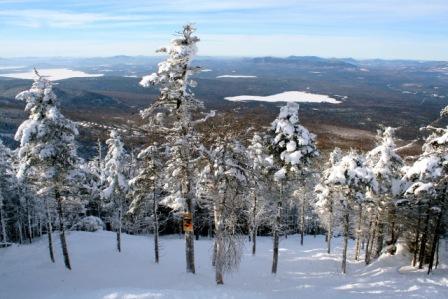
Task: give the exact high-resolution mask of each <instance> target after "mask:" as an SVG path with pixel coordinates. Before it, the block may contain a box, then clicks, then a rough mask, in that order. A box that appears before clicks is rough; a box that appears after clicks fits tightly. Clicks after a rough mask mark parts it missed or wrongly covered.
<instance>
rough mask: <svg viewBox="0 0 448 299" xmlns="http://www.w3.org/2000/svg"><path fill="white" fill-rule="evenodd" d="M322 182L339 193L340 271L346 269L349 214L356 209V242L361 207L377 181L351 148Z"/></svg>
mask: <svg viewBox="0 0 448 299" xmlns="http://www.w3.org/2000/svg"><path fill="white" fill-rule="evenodd" d="M324 184H325V185H326V186H331V187H332V188H336V189H338V191H339V192H340V193H341V195H342V196H341V197H340V200H339V204H340V205H341V208H342V215H341V216H342V219H341V220H342V222H343V227H344V228H343V231H344V248H343V251H342V272H343V273H346V271H347V246H348V239H349V232H350V214H351V211H352V210H354V209H357V211H358V216H357V234H356V238H357V241H356V243H357V244H358V246H359V242H360V238H361V236H360V229H359V227H360V223H361V221H362V220H363V218H362V215H363V214H362V212H363V210H362V207H363V203H364V202H365V201H366V193H367V192H368V191H373V192H376V190H377V181H376V179H375V176H374V174H373V172H372V170H371V169H370V168H369V167H368V166H367V163H366V160H365V157H364V156H363V155H361V154H358V153H356V152H355V151H353V150H351V151H350V152H349V153H348V154H347V155H345V156H344V157H342V158H341V159H340V161H339V162H338V163H336V164H335V165H333V166H332V167H331V168H330V170H329V175H328V177H327V178H326V180H325V182H324Z"/></svg>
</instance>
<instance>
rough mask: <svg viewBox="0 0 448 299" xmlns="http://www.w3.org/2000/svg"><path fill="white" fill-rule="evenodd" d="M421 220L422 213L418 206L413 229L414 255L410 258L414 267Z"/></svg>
mask: <svg viewBox="0 0 448 299" xmlns="http://www.w3.org/2000/svg"><path fill="white" fill-rule="evenodd" d="M421 222H422V214H421V209H420V207H419V208H418V221H417V227H416V229H415V230H416V231H415V241H414V247H415V248H414V257H413V258H412V267H415V266H416V264H417V257H418V244H419V241H420V224H421Z"/></svg>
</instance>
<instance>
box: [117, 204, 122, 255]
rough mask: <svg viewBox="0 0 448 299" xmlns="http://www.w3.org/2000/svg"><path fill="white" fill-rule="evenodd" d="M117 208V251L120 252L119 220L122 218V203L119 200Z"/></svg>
mask: <svg viewBox="0 0 448 299" xmlns="http://www.w3.org/2000/svg"><path fill="white" fill-rule="evenodd" d="M118 204H119V207H118V230H117V250H118V252H121V225H122V224H121V222H122V220H121V218H122V203H121V199H119V203H118Z"/></svg>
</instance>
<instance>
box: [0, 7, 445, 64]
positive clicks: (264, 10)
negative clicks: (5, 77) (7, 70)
mask: <svg viewBox="0 0 448 299" xmlns="http://www.w3.org/2000/svg"><path fill="white" fill-rule="evenodd" d="M186 22H194V23H195V24H196V26H197V28H198V32H197V33H198V35H199V37H200V38H201V43H200V44H199V55H213V56H262V55H272V56H288V55H316V56H323V57H354V58H386V59H396V58H404V59H422V60H448V0H387V1H386V0H370V1H366V0H306V1H305V0H228V1H226V0H221V1H205V0H189V1H187V0H165V1H161V0H73V1H72V0H52V1H50V0H0V57H17V56H111V55H122V54H124V55H153V53H154V50H155V49H157V48H159V47H160V46H163V45H165V44H166V43H167V41H168V40H169V39H170V38H171V37H172V34H173V33H174V32H176V31H177V30H179V28H180V27H181V26H182V24H184V23H186Z"/></svg>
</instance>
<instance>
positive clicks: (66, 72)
mask: <svg viewBox="0 0 448 299" xmlns="http://www.w3.org/2000/svg"><path fill="white" fill-rule="evenodd" d="M38 71H39V74H41V75H42V76H46V77H48V79H49V80H51V81H57V80H64V79H69V78H85V77H101V76H103V74H88V73H85V72H82V71H74V70H70V69H65V68H57V69H39V70H38ZM0 76H1V77H9V78H17V79H34V78H35V76H36V75H35V74H34V70H30V71H27V72H22V73H9V74H0Z"/></svg>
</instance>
